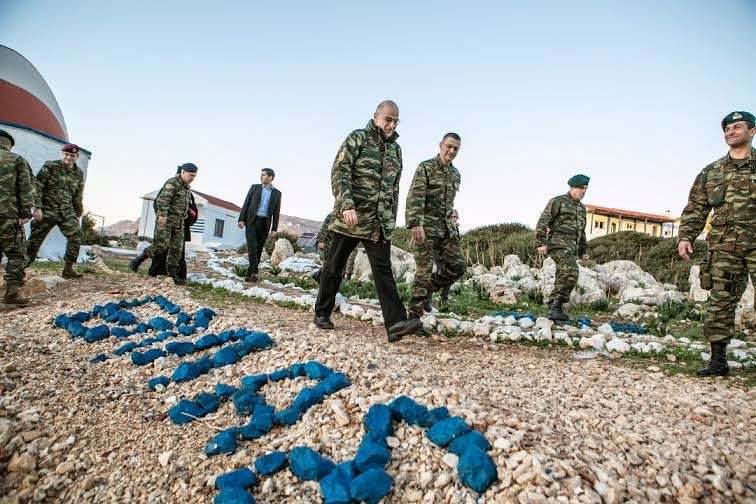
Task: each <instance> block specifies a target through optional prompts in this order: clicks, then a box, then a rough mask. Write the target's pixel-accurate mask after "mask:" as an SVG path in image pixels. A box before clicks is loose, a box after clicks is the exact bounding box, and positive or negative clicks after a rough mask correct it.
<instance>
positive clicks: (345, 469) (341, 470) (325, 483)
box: [320, 461, 357, 504]
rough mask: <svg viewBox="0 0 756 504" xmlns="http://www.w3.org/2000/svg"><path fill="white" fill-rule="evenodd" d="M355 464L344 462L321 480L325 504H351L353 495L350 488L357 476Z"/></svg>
mask: <svg viewBox="0 0 756 504" xmlns="http://www.w3.org/2000/svg"><path fill="white" fill-rule="evenodd" d="M356 474H357V473H356V471H355V468H354V463H353V462H351V461H349V462H343V463H341V464H339V465H337V466H336V468H335V469H334V470H333V471H331V472H329V473H328V474H327V475H326V476H324V477H323V479H321V480H320V491H321V492H323V500H324V501H325V504H351V502H352V493H351V491H350V487H351V485H352V480H353V479H354V477H355V476H356Z"/></svg>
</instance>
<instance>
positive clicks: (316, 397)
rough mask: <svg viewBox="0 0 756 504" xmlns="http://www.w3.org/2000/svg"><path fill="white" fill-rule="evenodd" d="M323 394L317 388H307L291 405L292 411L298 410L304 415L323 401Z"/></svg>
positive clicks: (301, 391)
mask: <svg viewBox="0 0 756 504" xmlns="http://www.w3.org/2000/svg"><path fill="white" fill-rule="evenodd" d="M323 398H324V396H323V392H321V391H320V390H317V389H315V388H309V387H305V388H303V389H302V390H300V391H299V394H297V397H296V399H294V402H293V403H292V405H291V408H292V409H296V410H297V411H299V412H300V413H304V412H305V411H307V410H308V409H310V408H311V407H312V406H314V405H316V404H318V403H319V402H321V401H322V400H323Z"/></svg>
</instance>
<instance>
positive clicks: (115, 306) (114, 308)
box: [100, 303, 120, 318]
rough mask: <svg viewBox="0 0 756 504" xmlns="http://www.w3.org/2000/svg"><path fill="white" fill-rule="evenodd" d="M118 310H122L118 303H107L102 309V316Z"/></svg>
mask: <svg viewBox="0 0 756 504" xmlns="http://www.w3.org/2000/svg"><path fill="white" fill-rule="evenodd" d="M118 310H120V307H119V306H118V304H117V303H105V306H103V307H102V310H101V311H100V316H101V317H103V318H105V317H108V316H110V315H112V314H113V313H115V312H117V311H118Z"/></svg>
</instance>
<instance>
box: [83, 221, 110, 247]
mask: <svg viewBox="0 0 756 504" xmlns="http://www.w3.org/2000/svg"><path fill="white" fill-rule="evenodd" d="M96 226H97V223H96V222H95V220H94V219H93V218H92V216H91V215H89V213H85V214H84V215H83V216H82V218H81V243H82V245H101V246H103V247H107V246H108V240H107V238H105V237H104V236H102V235H101V234H100V233H99V231H98V230H97V229H95V227H96Z"/></svg>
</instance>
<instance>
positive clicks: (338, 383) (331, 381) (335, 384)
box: [313, 373, 350, 395]
mask: <svg viewBox="0 0 756 504" xmlns="http://www.w3.org/2000/svg"><path fill="white" fill-rule="evenodd" d="M349 385H350V383H349V379H348V378H347V377H346V375H345V374H344V373H333V374H330V375H328V376H326V377H325V379H324V380H322V381H321V382H320V383H318V384H317V385H315V387H313V388H315V389H317V390H319V391H321V392H322V393H323V395H331V394H333V393H335V392H337V391H339V390H341V389H343V388H346V387H348V386H349Z"/></svg>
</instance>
